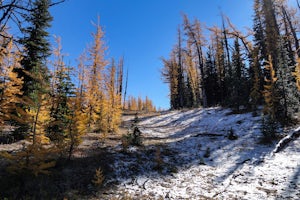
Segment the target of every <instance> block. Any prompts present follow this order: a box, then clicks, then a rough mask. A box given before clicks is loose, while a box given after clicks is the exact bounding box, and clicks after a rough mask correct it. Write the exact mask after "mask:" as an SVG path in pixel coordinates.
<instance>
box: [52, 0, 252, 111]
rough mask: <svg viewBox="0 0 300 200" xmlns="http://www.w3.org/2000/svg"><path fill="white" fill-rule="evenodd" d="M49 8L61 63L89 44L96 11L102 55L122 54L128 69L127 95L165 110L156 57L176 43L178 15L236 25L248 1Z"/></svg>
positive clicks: (69, 1)
mask: <svg viewBox="0 0 300 200" xmlns="http://www.w3.org/2000/svg"><path fill="white" fill-rule="evenodd" d="M50 11H51V14H52V16H53V17H54V20H53V22H52V27H51V29H50V30H49V32H50V34H51V35H57V36H61V38H62V45H63V52H64V53H67V54H68V55H69V56H68V58H66V60H65V61H66V62H67V63H68V62H70V63H71V64H72V65H76V59H77V58H78V56H79V55H80V54H81V53H82V51H83V49H85V48H86V47H87V45H88V44H91V42H92V40H93V39H92V36H91V33H92V32H94V31H95V27H94V26H93V25H92V22H97V16H98V15H99V16H100V25H101V26H102V27H103V29H104V32H105V40H106V44H107V46H108V51H107V56H108V58H111V57H114V58H116V59H118V58H119V57H121V56H124V58H125V60H124V61H125V62H124V65H125V68H129V83H128V95H133V96H139V95H140V96H142V97H144V96H146V95H147V96H148V97H149V98H150V99H152V100H153V102H154V104H155V105H156V106H157V107H161V108H169V98H168V93H169V91H168V85H167V84H164V83H163V82H162V80H161V77H160V68H162V62H161V60H160V58H161V57H168V56H169V52H170V50H171V49H172V47H173V46H174V45H175V44H176V37H177V27H178V25H179V24H181V23H182V16H181V14H182V13H185V14H187V15H188V16H189V18H190V19H193V18H195V17H196V18H197V19H199V20H200V21H201V22H202V23H204V24H206V25H207V26H212V25H220V24H221V17H220V12H221V11H222V12H223V13H224V14H225V15H227V16H229V17H230V19H231V21H232V22H233V24H235V25H236V27H238V28H240V29H244V28H245V27H250V28H251V26H252V0H66V2H64V3H62V4H59V5H57V6H54V7H52V8H51V10H50Z"/></svg>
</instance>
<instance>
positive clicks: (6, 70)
mask: <svg viewBox="0 0 300 200" xmlns="http://www.w3.org/2000/svg"><path fill="white" fill-rule="evenodd" d="M13 50H14V47H13V43H12V40H11V41H10V42H9V43H8V44H7V47H6V48H1V49H0V91H1V93H0V125H1V124H3V123H4V121H5V120H9V119H12V118H18V117H17V116H15V115H13V114H12V113H15V111H16V109H17V106H16V104H17V103H20V102H22V101H24V100H22V99H21V98H20V97H19V96H20V95H22V91H21V89H22V85H23V80H22V79H20V78H18V77H17V74H16V73H15V72H14V71H13V70H14V69H18V68H20V67H21V66H20V60H21V58H22V57H21V55H20V52H18V51H16V52H14V53H12V51H13Z"/></svg>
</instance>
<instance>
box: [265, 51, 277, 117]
mask: <svg viewBox="0 0 300 200" xmlns="http://www.w3.org/2000/svg"><path fill="white" fill-rule="evenodd" d="M265 70H266V71H268V72H269V74H270V77H269V78H266V77H265V83H266V84H265V85H264V91H263V92H262V93H263V96H264V99H265V106H264V110H263V111H264V113H265V114H266V115H269V116H270V117H271V118H272V119H275V115H276V106H277V105H276V104H277V103H278V96H277V92H276V89H275V83H276V81H277V79H278V78H277V77H276V74H275V70H274V68H273V64H272V57H271V56H269V61H268V64H267V65H266V66H265Z"/></svg>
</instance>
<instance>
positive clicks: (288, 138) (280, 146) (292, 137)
mask: <svg viewBox="0 0 300 200" xmlns="http://www.w3.org/2000/svg"><path fill="white" fill-rule="evenodd" d="M298 137H300V127H298V128H297V129H295V130H294V131H293V132H292V133H290V134H289V135H287V136H285V137H284V138H282V139H281V140H280V141H279V143H278V144H277V145H276V147H275V149H274V150H273V151H272V155H274V154H275V153H278V152H280V151H282V150H283V149H284V148H285V147H286V146H287V145H288V143H290V142H291V141H293V140H295V139H297V138H298Z"/></svg>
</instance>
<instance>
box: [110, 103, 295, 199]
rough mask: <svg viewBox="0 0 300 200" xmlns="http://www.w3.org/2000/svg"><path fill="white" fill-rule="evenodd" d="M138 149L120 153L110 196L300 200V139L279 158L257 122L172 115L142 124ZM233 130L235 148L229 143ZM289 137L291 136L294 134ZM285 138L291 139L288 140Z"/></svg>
mask: <svg viewBox="0 0 300 200" xmlns="http://www.w3.org/2000/svg"><path fill="white" fill-rule="evenodd" d="M138 126H139V128H140V130H141V132H142V135H143V137H144V140H143V143H144V146H143V147H138V148H136V147H135V148H132V147H131V148H130V149H129V151H128V152H127V153H121V152H120V153H117V154H116V157H117V159H116V161H115V162H114V163H112V164H111V168H112V169H113V170H114V174H115V175H114V176H113V177H108V179H107V184H112V183H113V184H114V185H115V187H114V188H113V192H112V193H113V194H114V195H119V196H122V195H124V194H129V195H130V196H131V197H133V198H135V199H140V197H147V199H176V200H177V199H276V200H277V199H278V200H279V199H300V153H299V152H300V138H298V139H296V140H294V141H292V142H290V143H289V144H288V146H287V147H286V148H284V149H283V150H282V151H280V152H278V153H272V152H273V150H274V149H275V148H276V143H274V144H270V145H263V144H261V143H259V141H260V137H261V133H260V117H259V116H258V117H252V114H251V113H246V114H231V110H230V109H221V108H209V109H193V110H186V111H170V112H166V113H164V114H162V115H160V116H155V117H150V118H147V119H145V120H143V121H141V122H139V125H138ZM230 130H233V132H234V134H235V135H236V136H238V139H237V140H229V139H228V137H227V136H228V134H229V132H230ZM291 131H292V130H291ZM286 134H288V133H286Z"/></svg>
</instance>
